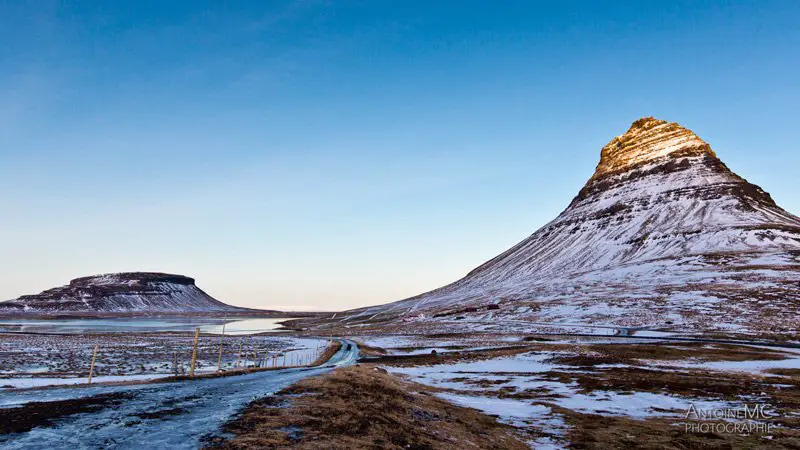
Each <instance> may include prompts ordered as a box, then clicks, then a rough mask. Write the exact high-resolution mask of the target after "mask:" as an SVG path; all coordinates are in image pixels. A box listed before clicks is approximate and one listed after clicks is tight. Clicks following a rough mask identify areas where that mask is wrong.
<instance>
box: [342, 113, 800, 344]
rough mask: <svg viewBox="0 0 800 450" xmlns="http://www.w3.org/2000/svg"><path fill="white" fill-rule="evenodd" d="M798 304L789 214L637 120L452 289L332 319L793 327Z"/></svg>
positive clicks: (795, 232)
mask: <svg viewBox="0 0 800 450" xmlns="http://www.w3.org/2000/svg"><path fill="white" fill-rule="evenodd" d="M798 312H800V218H798V217H797V216H794V215H792V214H790V213H788V212H787V211H785V210H783V209H781V208H780V207H779V206H777V205H776V204H775V202H774V201H773V199H772V198H771V197H770V195H769V194H768V193H766V192H764V191H763V190H762V189H761V188H760V187H758V186H756V185H753V184H751V183H748V182H747V181H746V180H745V179H743V178H741V177H739V176H738V175H736V174H735V173H733V172H732V171H730V170H729V169H728V167H726V166H725V164H724V163H723V162H722V161H721V160H720V159H719V158H718V157H717V155H716V154H715V153H714V151H712V150H711V147H710V146H709V145H708V144H707V143H705V142H704V141H703V140H701V139H700V138H699V137H698V136H697V135H695V134H694V133H693V132H691V131H690V130H688V129H686V128H684V127H682V126H680V125H678V124H676V123H668V122H665V121H663V120H657V119H654V118H651V117H648V118H643V119H640V120H637V121H636V122H634V123H633V124H632V125H631V127H630V129H629V130H628V131H627V132H626V133H624V134H623V135H621V136H618V137H615V138H614V139H612V140H611V142H609V143H608V144H607V145H606V146H605V147H603V149H602V151H601V153H600V163H599V164H598V165H597V169H596V171H595V173H594V175H592V177H591V178H590V179H589V181H588V182H587V183H586V185H585V186H584V187H583V189H581V190H580V192H579V193H578V195H577V196H576V197H575V199H574V200H573V201H572V203H571V204H570V205H569V206H568V207H567V209H566V210H564V212H562V213H561V214H560V215H559V216H558V217H556V218H555V220H553V221H551V222H550V223H548V224H547V225H545V226H543V227H542V228H540V229H539V230H537V231H536V232H535V233H533V234H532V235H531V236H530V237H528V238H527V239H525V240H523V241H522V242H520V243H519V244H517V245H515V246H514V247H512V248H510V249H509V250H507V251H505V252H503V253H502V254H500V255H499V256H497V257H495V258H493V259H491V260H490V261H488V262H486V263H484V264H482V265H481V266H479V267H477V268H476V269H474V270H473V271H471V272H470V273H469V274H467V276H466V277H464V278H462V279H461V280H458V281H456V282H454V283H452V284H449V285H447V286H444V287H442V288H439V289H436V290H434V291H431V292H428V293H425V294H422V295H419V296H417V297H413V298H410V299H407V300H403V301H399V302H395V303H391V304H388V305H381V306H376V307H372V308H365V309H361V310H355V311H350V312H347V313H344V314H340V315H339V316H338V320H342V321H343V323H350V324H354V323H379V322H388V321H393V322H396V320H397V319H398V318H402V319H403V320H404V321H406V322H409V321H410V322H415V321H416V322H435V321H437V320H438V321H445V320H449V319H452V318H453V316H454V315H459V316H461V317H460V318H461V319H462V320H465V321H466V322H469V321H470V320H473V321H477V320H478V319H484V320H495V321H496V320H500V319H503V318H506V319H524V320H530V321H547V322H560V323H567V322H570V323H592V324H610V325H627V326H652V325H664V324H673V325H674V326H676V327H678V326H680V327H683V328H691V329H695V330H732V329H733V330H741V331H744V332H756V331H760V332H764V333H769V332H773V333H793V332H797V331H798V330H799V329H800V321H798V320H797V317H798ZM434 316H436V317H434ZM466 322H464V323H466Z"/></svg>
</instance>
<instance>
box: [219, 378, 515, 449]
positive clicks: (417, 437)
mask: <svg viewBox="0 0 800 450" xmlns="http://www.w3.org/2000/svg"><path fill="white" fill-rule="evenodd" d="M227 431H229V432H231V433H233V434H234V436H235V437H234V438H233V439H231V440H228V441H221V442H215V443H211V444H210V445H211V447H212V448H223V449H256V448H258V449H261V448H281V449H283V448H298V449H343V448H347V449H376V448H377V449H417V450H422V449H453V448H462V449H470V448H474V449H508V450H515V449H524V448H528V447H527V446H525V445H524V444H523V443H522V442H520V441H519V440H518V439H517V438H516V437H514V436H513V434H512V431H511V428H510V427H508V426H505V425H502V424H499V423H497V422H496V421H495V419H493V418H491V417H489V416H486V415H484V414H481V413H480V412H478V411H475V410H472V409H469V408H463V407H459V406H455V405H452V404H450V403H447V402H445V401H442V400H440V399H438V398H436V397H433V396H431V395H430V394H429V393H428V392H427V388H425V387H423V386H421V385H417V384H413V383H408V382H405V381H401V380H399V379H398V378H395V377H393V376H391V375H388V374H387V373H385V371H383V370H381V369H376V368H373V367H370V366H367V365H361V366H354V367H349V368H346V369H341V370H337V371H334V372H331V373H329V374H327V375H324V376H321V377H314V378H308V379H305V380H303V381H301V382H300V383H298V384H296V385H295V386H293V387H291V388H289V389H287V390H285V391H283V392H280V393H278V394H277V395H275V396H272V397H267V398H265V399H262V400H257V401H255V402H253V403H252V404H251V405H250V406H249V407H248V408H247V409H246V410H245V411H244V413H243V414H242V415H241V416H240V417H239V418H238V419H236V420H234V421H233V422H231V423H230V424H228V426H227Z"/></svg>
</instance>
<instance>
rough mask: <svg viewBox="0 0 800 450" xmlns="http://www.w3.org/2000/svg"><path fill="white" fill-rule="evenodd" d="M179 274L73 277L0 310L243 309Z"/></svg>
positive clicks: (184, 310)
mask: <svg viewBox="0 0 800 450" xmlns="http://www.w3.org/2000/svg"><path fill="white" fill-rule="evenodd" d="M243 310H244V309H243V308H237V307H235V306H230V305H226V304H225V303H222V302H220V301H218V300H216V299H214V298H213V297H211V296H209V295H208V294H206V293H205V292H203V291H202V290H200V289H199V288H198V287H197V286H195V284H194V279H192V278H189V277H185V276H182V275H170V274H163V273H149V272H132V273H115V274H107V275H97V276H91V277H84V278H77V279H75V280H72V281H71V282H70V283H69V285H67V286H61V287H57V288H53V289H49V290H47V291H44V292H42V293H40V294H36V295H24V296H22V297H19V298H17V299H15V300H9V301H7V302H2V303H0V312H2V313H14V312H22V313H35V312H83V311H85V312H103V313H117V312H200V311H243Z"/></svg>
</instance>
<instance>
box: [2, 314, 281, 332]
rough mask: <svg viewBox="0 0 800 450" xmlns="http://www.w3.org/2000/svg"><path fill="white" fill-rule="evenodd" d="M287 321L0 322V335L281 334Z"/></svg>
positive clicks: (215, 318)
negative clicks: (282, 324)
mask: <svg viewBox="0 0 800 450" xmlns="http://www.w3.org/2000/svg"><path fill="white" fill-rule="evenodd" d="M286 320H291V319H290V318H286V317H281V318H265V317H258V318H243V317H237V318H235V319H225V318H217V317H214V318H203V317H165V318H106V319H55V320H43V319H0V332H12V333H13V332H16V333H60V334H83V333H129V332H154V331H191V330H194V329H195V328H200V331H201V332H203V333H213V334H221V333H222V327H223V325H224V326H225V334H252V333H262V332H265V331H271V332H278V331H281V328H282V327H281V325H279V322H284V321H286Z"/></svg>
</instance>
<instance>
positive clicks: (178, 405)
mask: <svg viewBox="0 0 800 450" xmlns="http://www.w3.org/2000/svg"><path fill="white" fill-rule="evenodd" d="M357 359H358V347H357V346H356V344H355V343H354V342H352V341H342V347H341V349H340V350H339V351H338V352H337V353H336V354H335V355H333V357H331V359H330V360H328V361H327V362H326V363H325V364H323V365H321V366H317V367H313V368H294V369H282V370H274V371H263V372H255V373H250V374H246V375H237V376H229V377H220V378H205V379H197V380H192V381H187V382H164V383H151V384H141V385H129V386H97V387H86V388H59V389H49V390H40V391H36V392H33V393H32V392H14V393H4V394H0V408H9V407H14V406H19V405H22V404H24V403H27V402H30V401H36V402H48V401H57V400H65V399H76V398H86V397H92V396H96V395H100V394H125V399H124V400H123V401H121V402H120V403H118V404H116V405H114V406H109V407H105V408H102V409H100V410H98V411H95V412H91V413H81V414H75V415H72V416H67V417H65V418H62V419H59V420H58V421H57V423H56V424H55V425H54V426H52V427H38V428H34V429H33V430H31V431H29V432H27V433H16V434H10V435H0V447H2V448H3V449H42V448H49V449H57V448H69V449H96V448H115V449H126V448H135V449H141V448H165V449H166V448H169V449H176V448H198V447H200V446H202V444H203V439H204V438H206V437H209V436H213V435H220V429H221V426H222V425H223V424H224V423H225V422H227V421H228V420H229V419H230V418H231V417H232V416H233V415H234V414H236V413H237V412H239V411H240V410H241V409H242V408H244V407H245V406H246V405H247V404H248V403H249V402H251V401H252V400H255V399H257V398H260V397H264V396H267V395H270V394H272V393H274V392H277V391H279V390H281V389H283V388H285V387H287V386H289V385H291V384H293V383H295V382H297V381H299V380H301V379H303V378H305V377H309V376H312V375H319V374H322V373H325V372H328V371H330V370H333V369H335V368H337V367H344V366H348V365H351V364H354V363H355V362H356V360H357Z"/></svg>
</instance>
